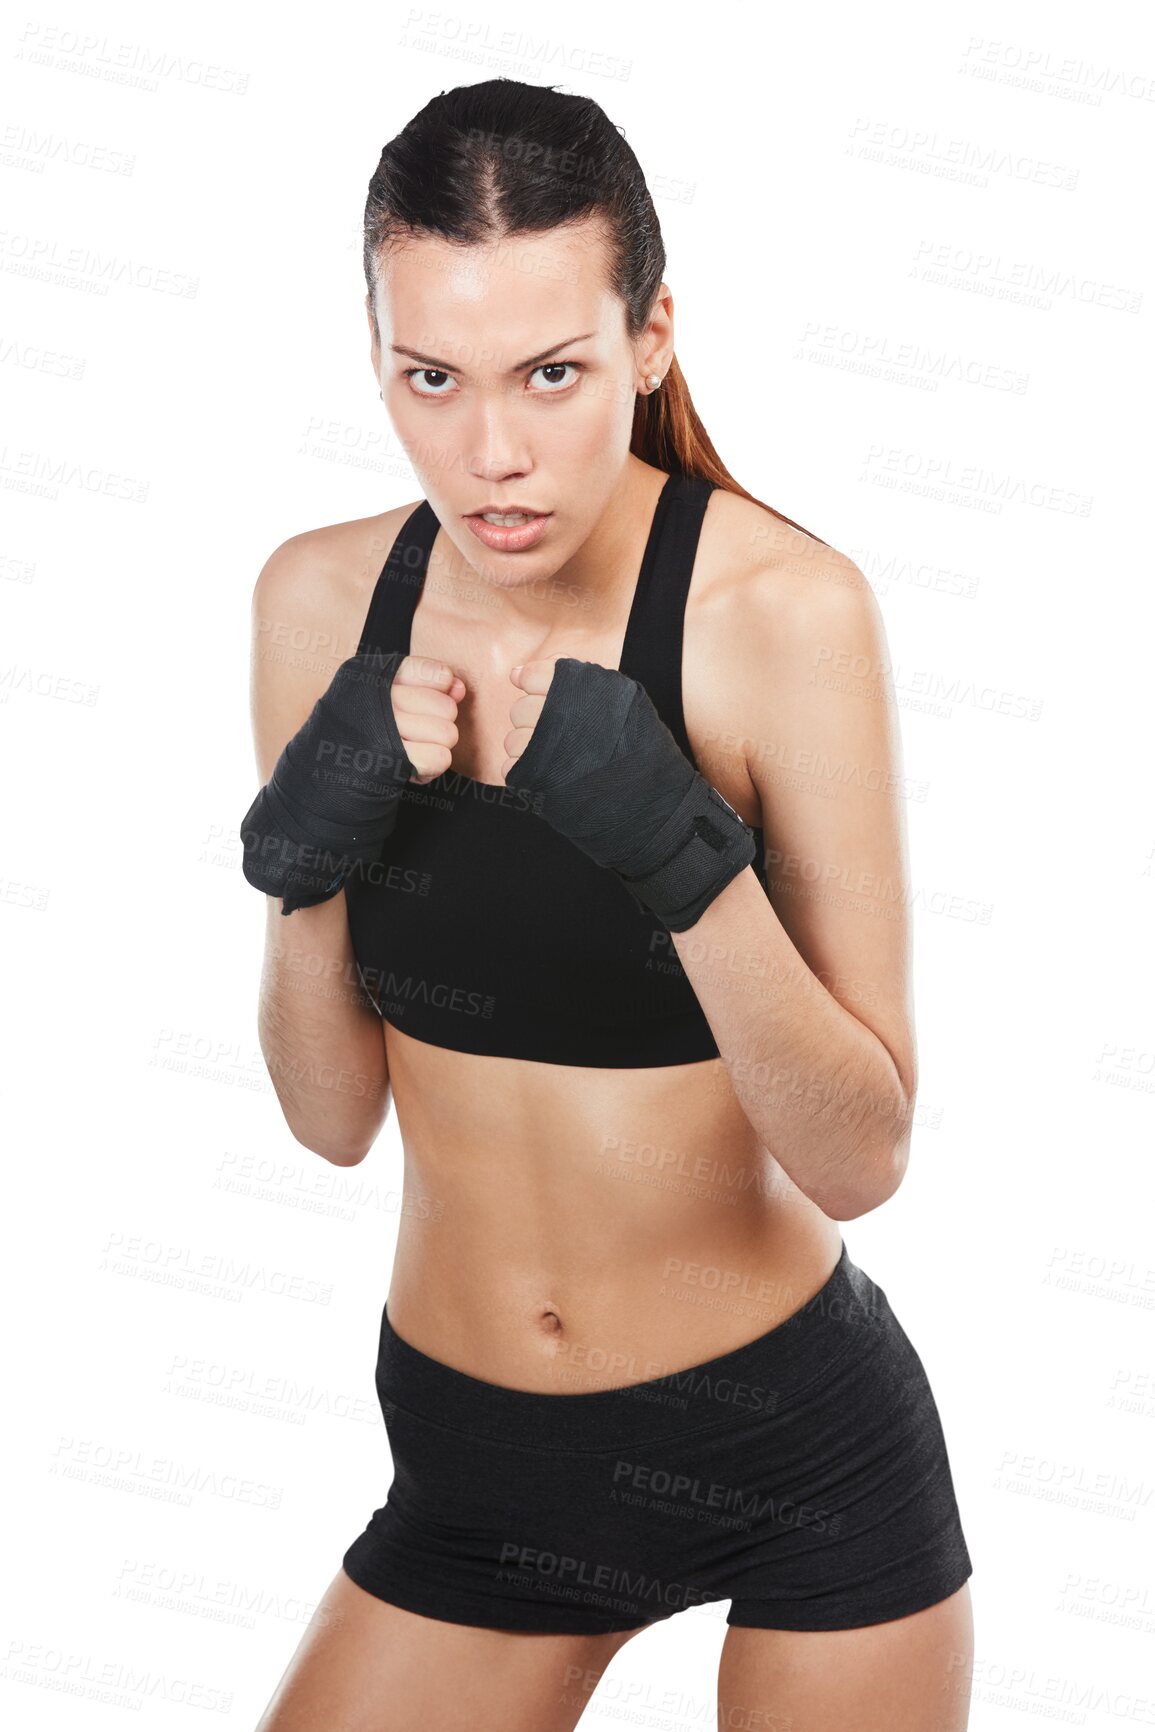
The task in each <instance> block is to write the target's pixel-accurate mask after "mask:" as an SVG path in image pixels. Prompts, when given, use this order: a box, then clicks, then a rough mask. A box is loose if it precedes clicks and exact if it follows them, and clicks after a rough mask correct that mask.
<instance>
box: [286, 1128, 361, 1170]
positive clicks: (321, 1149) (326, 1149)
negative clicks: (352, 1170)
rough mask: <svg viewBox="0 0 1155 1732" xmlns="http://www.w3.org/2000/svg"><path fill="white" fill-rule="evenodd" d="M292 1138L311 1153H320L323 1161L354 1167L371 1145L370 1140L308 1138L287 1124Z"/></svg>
mask: <svg viewBox="0 0 1155 1732" xmlns="http://www.w3.org/2000/svg"><path fill="white" fill-rule="evenodd" d="M289 1129H290V1131H292V1133H293V1140H294V1141H295V1142H297V1143H299V1144H300V1145H301V1147H302V1148H303V1149H308V1151H309V1153H310V1154H311V1155H320V1157H321V1159H322V1160H323V1161H328V1162H329V1164H330V1165H331V1166H334V1167H355V1166H357V1165H358V1164H359V1163H360V1162H361V1161H363V1160H364V1159H365V1156H366V1155H367V1154H368V1153H369V1150H370V1149H371V1148H372V1147H373V1143H372V1140H370V1141H369V1142H367V1143H335V1142H333V1140H332V1139H331V1138H329V1137H324V1138H321V1137H316V1138H310V1137H307V1136H303V1135H301V1134H299V1133H298V1132H297V1131H294V1130H293V1127H292V1125H290V1126H289Z"/></svg>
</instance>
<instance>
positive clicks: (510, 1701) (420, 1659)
mask: <svg viewBox="0 0 1155 1732" xmlns="http://www.w3.org/2000/svg"><path fill="white" fill-rule="evenodd" d="M639 1627H644V1626H639ZM633 1634H635V1632H634V1631H633V1630H626V1631H613V1632H611V1633H609V1634H606V1635H593V1636H560V1635H538V1634H527V1633H523V1632H521V1631H509V1630H489V1629H481V1628H477V1627H475V1626H473V1625H470V1624H451V1623H446V1622H442V1621H441V1620H440V1619H438V1618H426V1617H422V1616H420V1615H419V1614H418V1613H416V1612H408V1611H404V1610H403V1609H402V1608H401V1607H400V1606H394V1605H391V1604H390V1603H389V1602H388V1601H385V1600H380V1599H378V1598H377V1597H376V1595H374V1594H369V1593H366V1591H365V1589H364V1588H359V1587H358V1586H357V1584H356V1583H355V1582H353V1581H350V1579H349V1577H348V1576H347V1575H346V1574H345V1572H344V1570H338V1572H337V1574H336V1576H335V1577H334V1579H333V1581H332V1582H331V1583H330V1585H329V1587H328V1588H327V1590H326V1592H325V1594H324V1597H323V1598H322V1600H321V1602H320V1605H319V1606H318V1608H317V1611H316V1613H315V1614H314V1616H313V1618H312V1620H311V1621H310V1624H309V1627H308V1629H307V1630H306V1632H305V1634H304V1636H303V1637H302V1638H301V1641H300V1644H299V1646H298V1648H297V1651H296V1653H295V1654H294V1655H293V1657H292V1659H291V1660H290V1662H289V1665H288V1667H287V1668H286V1670H285V1674H284V1676H283V1677H282V1679H281V1681H280V1683H279V1684H278V1685H277V1688H276V1690H275V1691H274V1693H273V1697H272V1700H271V1701H270V1703H269V1705H268V1707H267V1708H266V1709H265V1712H264V1714H263V1715H262V1717H261V1720H260V1722H259V1723H258V1725H257V1727H256V1732H413V1729H414V1728H416V1727H436V1726H500V1727H501V1728H502V1732H570V1728H572V1727H574V1726H576V1725H577V1723H578V1720H579V1718H580V1717H581V1713H582V1710H583V1709H584V1707H585V1705H586V1703H587V1702H588V1701H589V1698H590V1696H591V1695H592V1693H593V1691H594V1689H595V1687H596V1685H597V1682H598V1679H599V1678H600V1677H601V1675H602V1673H603V1672H604V1671H605V1668H606V1667H607V1666H608V1664H609V1662H610V1660H611V1659H612V1658H613V1656H614V1654H615V1653H616V1652H617V1650H618V1649H619V1648H620V1647H621V1646H622V1644H623V1643H624V1642H627V1641H628V1640H629V1638H630V1636H631V1635H633Z"/></svg>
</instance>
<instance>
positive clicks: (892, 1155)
mask: <svg viewBox="0 0 1155 1732" xmlns="http://www.w3.org/2000/svg"><path fill="white" fill-rule="evenodd" d="M913 1116H914V1115H913V1103H912V1104H911V1106H910V1107H909V1108H907V1109H906V1110H905V1111H904V1113H903V1115H902V1118H901V1121H900V1127H899V1135H898V1137H897V1139H896V1138H895V1136H894V1126H893V1121H892V1123H891V1126H890V1134H889V1135H888V1136H887V1137H886V1138H885V1140H884V1141H883V1142H882V1144H881V1146H880V1147H879V1148H878V1149H877V1150H876V1151H875V1152H874V1153H873V1154H872V1155H871V1156H870V1157H869V1158H868V1159H867V1160H864V1161H863V1160H860V1161H859V1163H858V1167H857V1171H855V1172H854V1173H853V1174H851V1173H847V1174H846V1175H845V1182H844V1183H842V1184H840V1185H837V1186H832V1187H831V1188H830V1191H829V1192H828V1194H826V1195H824V1196H822V1197H819V1198H816V1199H815V1201H816V1202H817V1203H818V1206H819V1208H820V1209H821V1210H822V1213H823V1214H824V1215H828V1216H829V1217H830V1219H831V1220H832V1221H856V1220H857V1219H858V1218H859V1216H860V1215H869V1214H870V1213H871V1211H872V1210H873V1209H880V1208H881V1207H882V1205H883V1203H888V1202H889V1201H890V1199H891V1197H893V1196H894V1193H895V1192H896V1191H897V1190H898V1187H899V1186H900V1185H901V1184H902V1181H903V1179H904V1178H905V1176H906V1169H907V1167H908V1165H909V1164H910V1133H911V1126H912V1123H913Z"/></svg>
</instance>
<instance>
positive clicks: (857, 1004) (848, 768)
mask: <svg viewBox="0 0 1155 1732" xmlns="http://www.w3.org/2000/svg"><path fill="white" fill-rule="evenodd" d="M801 563H803V564H804V566H805V568H806V571H807V575H806V576H803V577H799V576H798V575H797V566H796V565H795V568H794V571H793V572H791V574H790V575H785V574H784V572H783V569H782V568H775V567H768V568H767V569H766V570H764V571H760V572H758V573H756V574H755V575H754V576H753V577H751V578H750V579H748V580H747V582H746V583H745V584H744V586H743V607H742V609H741V614H742V619H741V630H740V632H739V633H737V634H736V639H737V648H736V653H737V655H738V656H739V658H740V665H741V679H740V689H741V696H742V701H743V703H744V717H743V722H744V726H743V735H744V742H745V748H744V749H745V755H746V767H747V771H748V773H749V776H750V779H751V781H752V782H753V784H754V787H755V789H756V791H757V795H758V798H759V801H760V803H761V808H762V824H763V828H764V832H765V834H764V843H765V850H766V878H767V886H768V889H769V893H770V898H771V901H772V903H773V906H774V910H775V913H776V914H777V916H778V918H779V919H780V921H781V922H782V925H783V927H784V928H785V930H786V932H787V934H788V936H789V938H790V940H791V942H792V943H793V944H794V946H795V948H796V949H797V950H798V951H799V953H800V955H801V956H802V957H803V959H804V960H805V961H806V963H807V964H808V966H809V967H810V968H811V969H812V971H813V972H814V973H815V974H816V975H817V976H818V978H819V980H821V982H822V984H823V985H824V986H825V987H826V989H827V990H828V991H829V992H830V993H831V994H832V996H833V997H834V998H836V999H837V1000H838V1002H839V1003H840V1004H841V1005H843V1006H844V1008H845V1009H846V1010H848V1011H849V1012H850V1013H851V1015H853V1016H855V1017H857V1019H858V1020H859V1021H860V1022H861V1023H864V1024H865V1025H866V1027H868V1028H869V1029H871V1030H872V1032H873V1033H874V1034H875V1035H877V1037H878V1039H879V1040H880V1041H881V1042H882V1044H883V1045H884V1046H885V1047H886V1048H887V1050H888V1052H889V1053H890V1055H891V1057H892V1059H893V1060H894V1064H895V1068H896V1070H897V1072H898V1075H899V1077H900V1079H901V1082H902V1085H903V1088H904V1091H905V1093H906V1095H907V1098H908V1100H913V1098H914V1094H915V1090H916V1088H917V1080H918V1078H917V1070H918V1062H917V1047H916V1038H915V1028H914V1002H913V985H912V976H911V963H912V959H911V921H910V897H909V894H908V866H907V846H906V820H905V810H904V807H903V802H902V794H901V787H902V744H901V739H900V734H899V724H898V712H897V706H896V703H895V698H894V690H893V685H892V681H891V677H890V659H889V654H888V650H887V644H886V634H885V629H884V626H883V621H882V616H881V612H880V609H879V606H878V602H877V600H876V598H875V595H874V592H873V590H872V589H871V587H870V585H869V583H868V582H867V581H866V578H865V577H864V576H863V574H862V572H861V571H860V570H859V569H858V567H857V566H856V565H855V564H854V563H853V561H852V560H850V559H848V558H847V557H846V556H845V555H844V554H841V553H839V552H837V550H835V549H833V548H827V547H824V546H822V547H819V546H814V547H812V548H811V549H809V550H808V557H807V559H806V560H805V561H804V562H801Z"/></svg>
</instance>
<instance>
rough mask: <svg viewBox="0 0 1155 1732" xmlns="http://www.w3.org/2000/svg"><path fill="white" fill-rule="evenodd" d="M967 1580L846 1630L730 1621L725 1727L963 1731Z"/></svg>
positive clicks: (800, 1731)
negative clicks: (932, 1599)
mask: <svg viewBox="0 0 1155 1732" xmlns="http://www.w3.org/2000/svg"><path fill="white" fill-rule="evenodd" d="M973 1659H974V1621H973V1616H972V1609H971V1593H970V1584H969V1583H966V1582H964V1584H963V1586H962V1587H961V1588H959V1589H958V1590H957V1592H955V1593H953V1594H951V1595H950V1596H949V1597H948V1598H947V1599H945V1600H941V1601H939V1603H938V1604H937V1605H933V1606H927V1607H925V1608H924V1609H923V1610H922V1611H920V1612H912V1613H911V1614H910V1616H908V1617H905V1618H893V1619H891V1620H890V1621H889V1622H888V1623H883V1624H867V1625H864V1626H862V1627H860V1628H858V1629H848V1630H768V1629H767V1630H757V1629H749V1628H735V1627H732V1628H731V1629H730V1630H728V1631H727V1634H726V1639H725V1641H724V1642H723V1643H722V1655H721V1660H720V1662H719V1666H718V1726H719V1728H720V1729H724V1732H730V1728H732V1727H743V1726H767V1727H770V1726H789V1727H790V1729H791V1732H846V1728H847V1727H850V1726H852V1727H853V1728H854V1732H964V1729H965V1727H966V1725H967V1717H968V1713H969V1708H970V1695H971V1668H972V1664H973Z"/></svg>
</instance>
